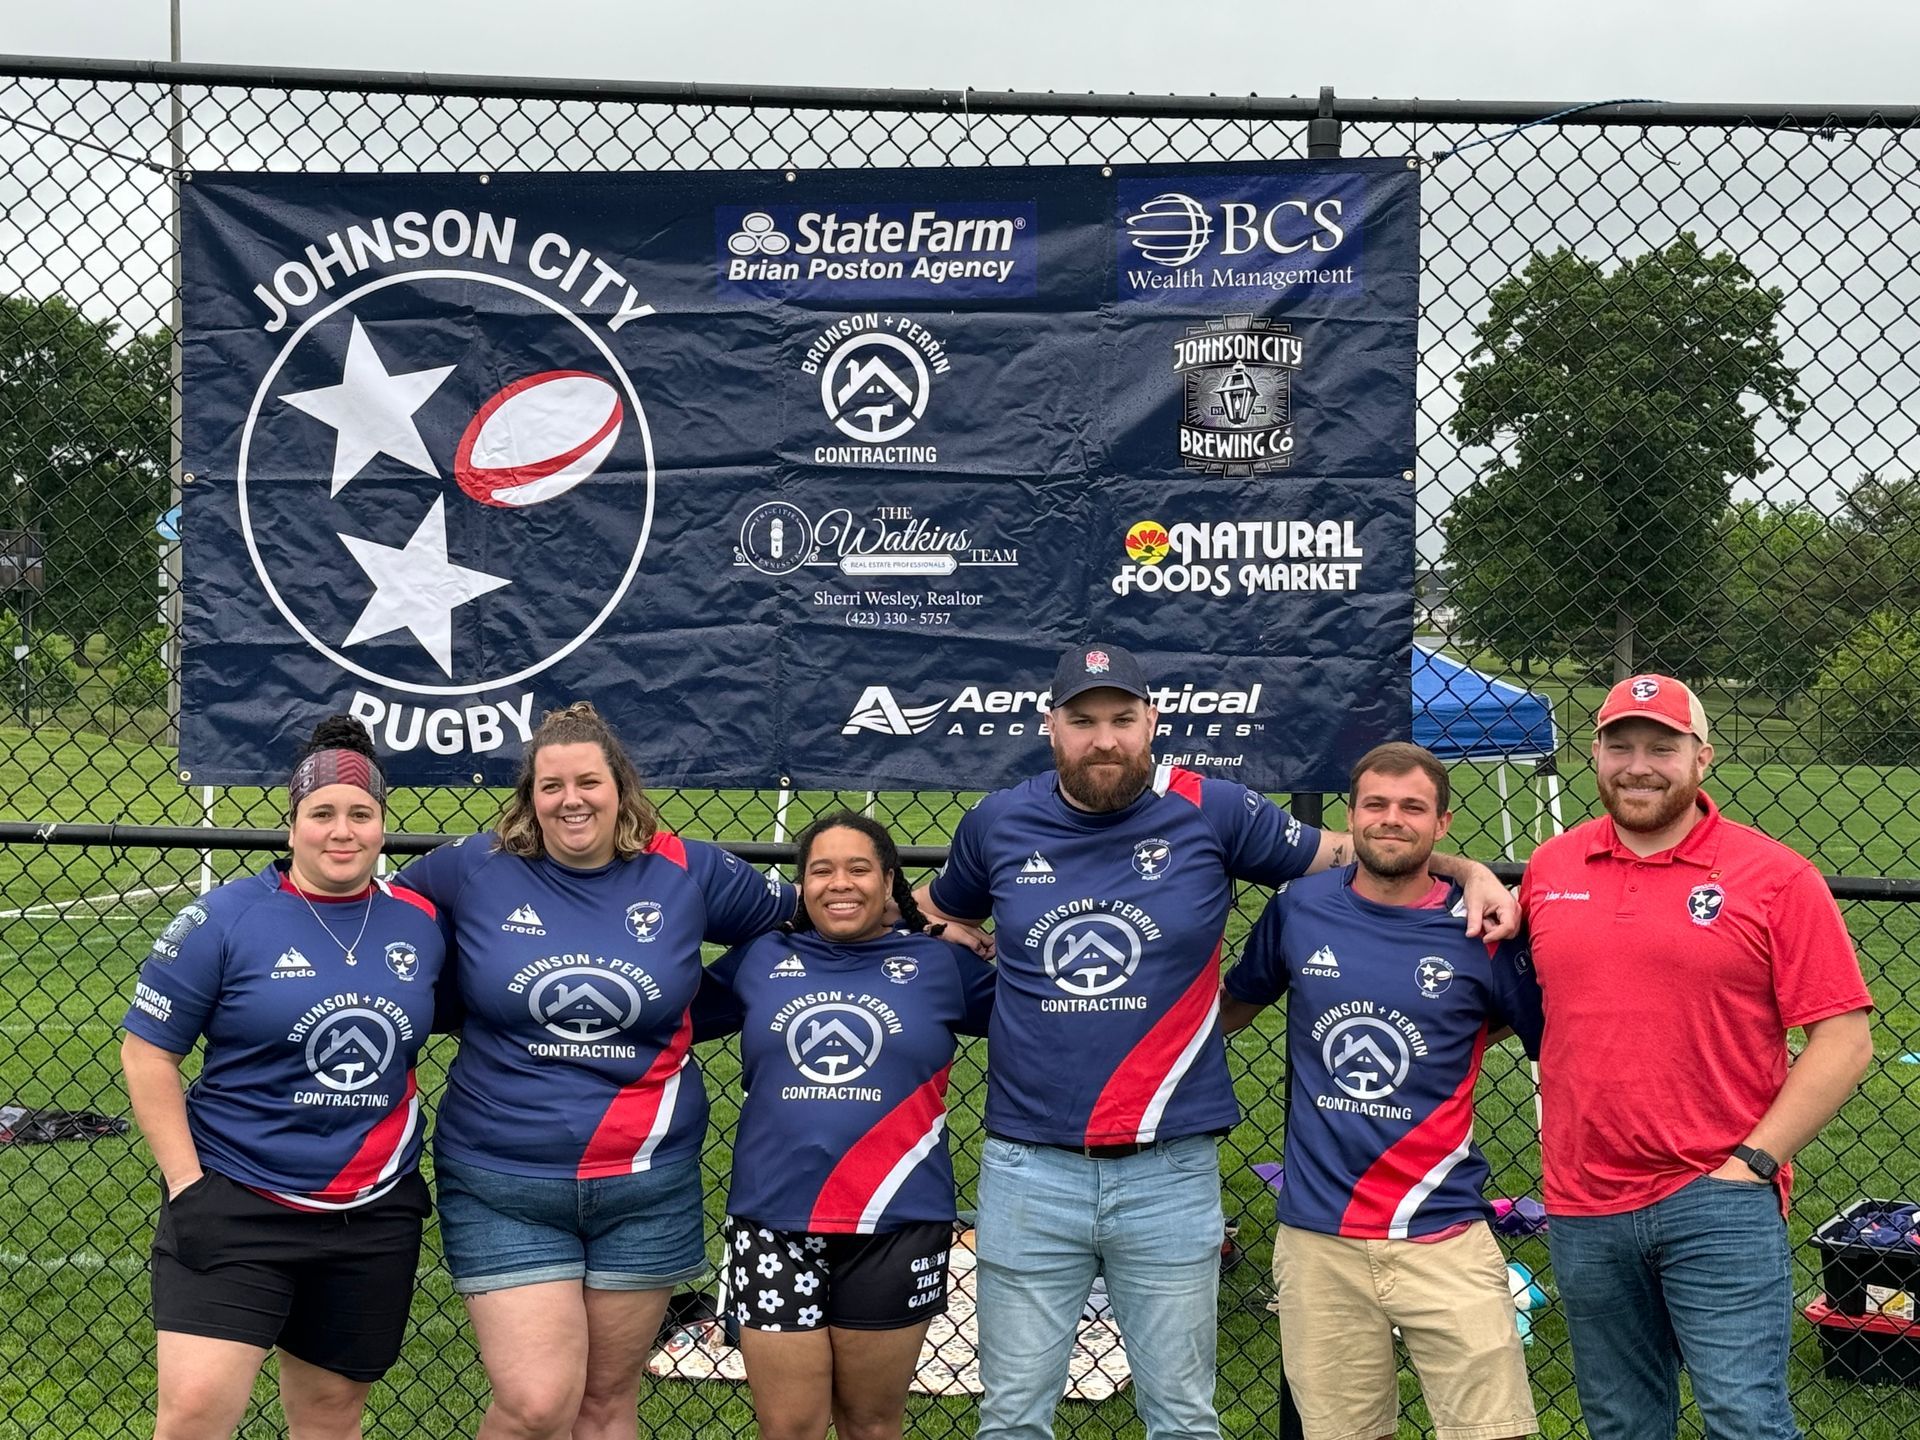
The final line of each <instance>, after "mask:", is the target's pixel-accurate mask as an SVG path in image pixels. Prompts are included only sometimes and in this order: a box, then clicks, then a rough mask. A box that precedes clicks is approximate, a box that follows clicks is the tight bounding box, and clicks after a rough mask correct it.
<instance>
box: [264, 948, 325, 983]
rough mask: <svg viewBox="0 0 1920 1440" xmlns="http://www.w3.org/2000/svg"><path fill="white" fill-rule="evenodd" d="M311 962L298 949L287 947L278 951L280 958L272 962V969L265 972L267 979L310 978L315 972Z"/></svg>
mask: <svg viewBox="0 0 1920 1440" xmlns="http://www.w3.org/2000/svg"><path fill="white" fill-rule="evenodd" d="M315 973H316V972H315V970H314V968H313V962H312V961H311V960H309V959H307V957H306V956H304V955H302V954H301V953H300V952H299V951H298V950H293V949H287V950H283V951H281V952H280V958H279V959H278V960H276V961H274V962H273V969H271V970H269V971H268V972H267V978H268V979H269V980H311V979H312V978H313V976H314V974H315Z"/></svg>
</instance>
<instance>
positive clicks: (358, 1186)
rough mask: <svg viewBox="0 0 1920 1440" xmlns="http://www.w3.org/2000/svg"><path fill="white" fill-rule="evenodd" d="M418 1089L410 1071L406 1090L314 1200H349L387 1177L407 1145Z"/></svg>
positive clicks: (412, 1124)
mask: <svg viewBox="0 0 1920 1440" xmlns="http://www.w3.org/2000/svg"><path fill="white" fill-rule="evenodd" d="M418 1093H419V1086H418V1084H417V1083H416V1082H415V1080H414V1074H413V1071H411V1070H409V1071H408V1072H407V1090H406V1093H405V1094H404V1095H402V1096H401V1097H400V1103H399V1104H397V1105H395V1106H394V1107H393V1109H391V1110H389V1111H388V1112H387V1113H386V1114H385V1115H383V1116H381V1117H380V1123H379V1124H378V1125H375V1126H374V1127H373V1129H371V1130H369V1131H368V1132H367V1138H366V1139H364V1140H362V1141H361V1142H360V1148H359V1149H358V1150H356V1151H354V1152H353V1158H352V1159H351V1160H349V1161H347V1163H346V1164H345V1165H343V1166H341V1167H340V1173H339V1174H338V1175H336V1176H334V1177H333V1179H331V1180H329V1181H328V1182H327V1185H326V1188H325V1189H324V1190H321V1191H319V1192H317V1193H316V1194H315V1195H314V1197H313V1198H314V1199H316V1200H351V1199H352V1198H353V1197H354V1196H356V1195H358V1194H359V1193H360V1192H361V1191H362V1190H365V1189H367V1188H368V1187H369V1186H373V1185H377V1184H379V1183H380V1182H381V1181H382V1180H384V1179H386V1178H387V1172H388V1171H389V1169H391V1167H392V1165H393V1162H394V1160H395V1158H396V1157H397V1156H398V1155H399V1154H400V1151H401V1148H402V1147H403V1146H404V1145H405V1144H406V1142H407V1136H408V1135H409V1134H410V1133H411V1132H412V1130H413V1127H414V1122H415V1118H416V1114H415V1111H414V1096H415V1095H417V1094H418Z"/></svg>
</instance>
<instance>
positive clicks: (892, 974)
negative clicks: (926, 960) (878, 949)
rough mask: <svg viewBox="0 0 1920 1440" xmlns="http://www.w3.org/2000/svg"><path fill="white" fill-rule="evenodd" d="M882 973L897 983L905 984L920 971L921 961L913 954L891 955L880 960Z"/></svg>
mask: <svg viewBox="0 0 1920 1440" xmlns="http://www.w3.org/2000/svg"><path fill="white" fill-rule="evenodd" d="M880 973H881V974H882V975H884V976H886V977H887V979H889V980H891V981H893V983H894V984H896V985H904V984H906V983H907V982H908V981H909V980H911V979H913V977H914V976H916V975H918V974H919V973H920V962H919V961H918V960H915V959H914V958H913V957H912V956H911V955H889V956H888V957H887V958H886V959H884V960H882V961H881V962H880Z"/></svg>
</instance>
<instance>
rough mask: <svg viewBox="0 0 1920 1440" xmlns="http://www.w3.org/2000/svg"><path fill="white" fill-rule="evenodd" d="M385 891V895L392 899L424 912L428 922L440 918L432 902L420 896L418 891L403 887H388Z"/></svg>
mask: <svg viewBox="0 0 1920 1440" xmlns="http://www.w3.org/2000/svg"><path fill="white" fill-rule="evenodd" d="M386 889H387V893H388V894H389V895H391V896H393V898H394V899H396V900H404V901H406V902H407V904H409V905H411V906H413V908H414V909H416V910H424V911H425V912H426V916H427V918H428V919H429V920H438V919H439V918H440V912H439V910H438V909H436V908H435V906H434V903H433V901H431V900H429V899H428V898H427V897H426V896H424V895H422V894H421V893H420V892H419V891H418V890H409V889H407V887H406V886H404V885H389V886H387V887H386Z"/></svg>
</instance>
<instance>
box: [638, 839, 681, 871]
mask: <svg viewBox="0 0 1920 1440" xmlns="http://www.w3.org/2000/svg"><path fill="white" fill-rule="evenodd" d="M646 853H647V854H649V855H664V856H665V857H666V858H667V859H669V860H671V861H672V862H673V863H674V864H676V865H678V866H679V867H680V868H681V869H682V870H684V869H686V868H687V844H686V841H684V840H682V839H681V838H680V837H679V836H678V835H676V834H674V833H673V832H672V831H671V830H656V831H654V832H653V838H652V839H651V840H649V841H647V851H646Z"/></svg>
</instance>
